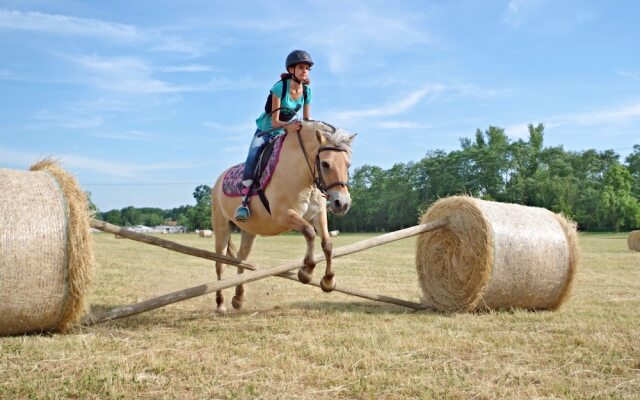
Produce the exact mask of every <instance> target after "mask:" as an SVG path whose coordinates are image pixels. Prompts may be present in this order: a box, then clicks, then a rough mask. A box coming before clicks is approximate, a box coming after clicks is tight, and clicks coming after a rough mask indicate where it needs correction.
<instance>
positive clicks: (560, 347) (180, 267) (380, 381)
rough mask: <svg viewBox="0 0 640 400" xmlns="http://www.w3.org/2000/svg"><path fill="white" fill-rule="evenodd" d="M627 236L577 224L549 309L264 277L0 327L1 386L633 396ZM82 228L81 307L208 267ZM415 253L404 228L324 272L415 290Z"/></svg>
mask: <svg viewBox="0 0 640 400" xmlns="http://www.w3.org/2000/svg"><path fill="white" fill-rule="evenodd" d="M372 236H374V235H355V234H353V235H350V234H341V235H340V236H338V237H336V238H334V243H335V245H336V246H341V245H344V244H349V243H353V242H355V241H358V240H362V239H365V238H368V237H372ZM162 237H163V238H167V239H171V240H175V241H178V242H180V243H184V244H187V245H190V246H195V247H200V248H204V249H208V250H211V249H213V239H210V238H209V239H204V238H199V237H197V236H196V235H194V234H186V235H172V236H162ZM626 238H627V235H626V234H582V235H581V236H580V243H581V248H582V261H581V264H580V269H579V271H578V274H577V276H576V280H575V282H574V290H573V295H572V296H571V298H570V299H569V301H568V302H567V303H566V304H565V305H564V306H563V307H562V308H561V309H560V310H559V311H557V312H528V311H522V310H512V311H501V312H491V313H481V314H453V315H444V314H437V313H431V312H416V311H412V310H409V309H405V308H401V307H399V306H395V305H390V304H383V303H375V302H372V301H368V300H363V299H359V298H356V297H350V296H347V295H343V294H339V293H331V294H325V293H323V292H322V291H321V290H320V289H319V288H315V287H309V286H304V285H301V284H299V283H296V282H292V281H289V280H285V279H281V278H267V279H264V280H261V281H257V282H254V283H251V284H249V285H247V286H246V295H247V300H246V303H245V308H244V309H243V310H242V311H239V312H238V311H232V307H231V304H230V300H231V297H232V296H233V289H227V290H226V291H225V296H226V301H227V307H228V308H229V310H230V312H229V313H228V314H227V315H218V314H216V313H214V309H215V294H214V293H212V294H209V295H206V296H202V297H198V298H195V299H191V300H188V301H185V302H181V303H177V304H174V305H171V306H168V307H165V308H161V309H158V310H154V311H151V312H148V313H144V314H140V315H137V316H133V317H129V318H125V319H121V320H117V321H113V322H109V323H104V324H100V325H96V326H91V327H80V328H77V329H74V330H72V331H71V332H69V333H67V334H64V335H61V334H55V335H27V336H19V337H4V338H0V398H2V399H14V398H15V399H20V398H38V399H40V398H43V399H48V398H50V399H68V398H72V399H73V398H77V399H91V398H105V399H165V398H166V399H253V398H264V399H271V398H273V399H294V398H301V399H307V398H313V399H335V398H338V399H343V398H344V399H347V398H356V399H425V398H427V399H428V398H437V399H440V398H453V399H458V398H460V399H467V398H469V399H495V398H523V399H531V398H597V399H599V398H614V399H618V398H625V399H626V398H628V399H633V398H640V253H633V252H631V251H629V250H627V245H626ZM94 239H95V252H96V262H97V266H96V273H95V283H94V286H93V291H92V293H91V295H90V299H89V301H90V304H91V306H92V308H93V310H97V311H100V310H104V309H108V308H112V307H115V306H120V305H124V304H128V303H132V302H136V301H141V300H144V299H147V298H149V297H152V296H156V295H160V294H164V293H168V292H171V291H175V290H179V289H182V288H186V287H190V286H196V285H198V284H201V283H204V282H211V281H215V279H216V278H215V269H214V267H213V263H212V262H210V261H206V260H202V259H197V258H194V257H189V256H184V255H181V254H177V253H173V252H170V251H167V250H164V249H160V248H156V247H152V246H149V245H145V244H141V243H137V242H133V241H129V240H127V239H116V238H114V235H111V234H104V233H98V234H95V235H94ZM234 241H235V242H236V244H239V243H238V241H239V237H238V236H237V235H236V236H235V237H234ZM304 247H305V245H304V240H303V239H302V237H301V236H300V235H294V234H290V235H283V236H279V237H271V238H258V241H257V243H256V246H255V248H254V251H253V254H252V255H251V257H250V259H249V261H250V262H252V263H255V264H258V265H260V266H264V267H271V266H275V265H278V264H281V263H283V262H286V261H290V260H292V259H301V258H302V255H303V252H304ZM318 247H319V246H318ZM532 251H535V249H532ZM414 254H415V238H410V239H406V240H402V241H399V242H395V243H392V244H388V245H384V246H381V247H377V248H375V249H371V250H368V251H365V252H363V253H358V254H355V255H351V256H346V257H343V258H339V259H336V260H335V265H336V270H337V279H338V285H339V286H340V285H342V286H345V285H346V286H351V287H354V288H359V289H362V290H367V291H369V292H371V293H377V294H385V295H389V296H395V297H399V298H403V299H406V300H412V301H418V300H419V291H418V284H417V280H416V273H415V267H414ZM323 269H324V265H323V264H319V265H318V267H317V268H316V277H320V276H321V274H322V272H323ZM235 273H236V271H235V268H232V267H228V268H227V271H226V276H231V275H232V274H235Z"/></svg>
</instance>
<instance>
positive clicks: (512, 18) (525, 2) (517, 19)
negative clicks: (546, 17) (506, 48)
mask: <svg viewBox="0 0 640 400" xmlns="http://www.w3.org/2000/svg"><path fill="white" fill-rule="evenodd" d="M546 1H547V0H512V1H510V2H509V4H507V11H506V12H505V15H504V17H503V19H502V22H503V23H505V24H507V25H509V26H511V27H512V28H518V27H520V26H521V25H523V24H524V23H526V22H527V20H529V19H530V18H532V17H533V16H535V15H537V13H538V12H539V8H540V6H541V5H542V4H543V3H544V2H546Z"/></svg>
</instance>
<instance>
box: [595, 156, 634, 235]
mask: <svg viewBox="0 0 640 400" xmlns="http://www.w3.org/2000/svg"><path fill="white" fill-rule="evenodd" d="M602 183H603V187H602V191H601V192H600V203H599V207H598V210H597V215H598V216H599V217H600V221H601V222H602V223H603V225H604V227H606V228H613V230H614V231H616V232H619V231H620V229H621V228H635V227H636V226H638V224H639V223H640V205H639V204H638V200H637V199H636V198H635V197H633V195H632V194H631V187H632V184H633V178H632V177H631V174H630V173H629V171H628V170H627V169H626V168H625V167H624V166H622V165H620V164H615V165H612V166H611V167H610V168H608V169H607V170H606V171H605V172H604V176H603V179H602Z"/></svg>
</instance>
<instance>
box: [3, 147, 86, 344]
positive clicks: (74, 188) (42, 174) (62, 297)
mask: <svg viewBox="0 0 640 400" xmlns="http://www.w3.org/2000/svg"><path fill="white" fill-rule="evenodd" d="M0 188H1V190H0V335H13V334H21V333H28V332H44V331H65V330H67V329H68V328H69V327H70V326H71V325H73V324H74V323H76V322H77V321H78V320H79V319H80V317H81V316H82V314H83V313H84V311H85V309H86V293H87V290H88V287H89V284H90V281H91V269H92V262H93V252H92V246H91V245H92V243H91V233H90V225H89V220H90V214H89V211H88V208H87V198H86V195H85V193H84V192H83V191H82V190H80V188H79V187H78V184H77V182H76V180H75V179H74V178H73V177H72V176H71V175H69V174H68V173H67V172H65V171H64V170H63V169H62V168H60V167H59V166H58V165H56V164H55V162H53V161H52V160H48V159H47V160H43V161H40V162H38V163H36V164H34V165H32V166H31V168H30V171H16V170H9V169H0Z"/></svg>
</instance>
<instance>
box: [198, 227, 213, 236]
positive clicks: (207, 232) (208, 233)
mask: <svg viewBox="0 0 640 400" xmlns="http://www.w3.org/2000/svg"><path fill="white" fill-rule="evenodd" d="M198 235H199V236H200V237H201V238H210V237H213V231H212V230H211V229H203V230H201V231H200V232H198Z"/></svg>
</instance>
